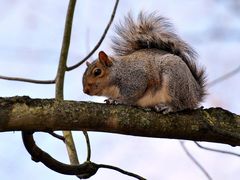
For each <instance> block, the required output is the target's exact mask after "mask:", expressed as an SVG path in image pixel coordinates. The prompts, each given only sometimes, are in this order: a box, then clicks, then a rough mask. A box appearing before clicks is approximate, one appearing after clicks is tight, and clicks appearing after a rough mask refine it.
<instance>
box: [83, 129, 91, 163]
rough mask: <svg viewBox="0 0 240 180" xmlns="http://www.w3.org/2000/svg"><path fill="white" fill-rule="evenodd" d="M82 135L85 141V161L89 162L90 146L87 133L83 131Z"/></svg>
mask: <svg viewBox="0 0 240 180" xmlns="http://www.w3.org/2000/svg"><path fill="white" fill-rule="evenodd" d="M83 135H84V137H85V139H86V144H87V160H86V161H90V159H91V145H90V140H89V136H88V133H87V131H83Z"/></svg>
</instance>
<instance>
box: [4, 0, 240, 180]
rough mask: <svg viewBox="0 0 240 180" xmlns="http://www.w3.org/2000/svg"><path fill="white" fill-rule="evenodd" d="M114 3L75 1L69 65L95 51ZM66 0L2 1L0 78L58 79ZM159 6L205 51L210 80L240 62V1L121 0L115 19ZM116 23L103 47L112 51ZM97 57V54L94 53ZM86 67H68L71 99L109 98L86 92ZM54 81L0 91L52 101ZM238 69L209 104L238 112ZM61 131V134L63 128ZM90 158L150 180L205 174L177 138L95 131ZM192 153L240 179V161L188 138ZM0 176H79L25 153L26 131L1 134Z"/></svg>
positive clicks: (224, 175) (52, 149) (222, 178)
mask: <svg viewBox="0 0 240 180" xmlns="http://www.w3.org/2000/svg"><path fill="white" fill-rule="evenodd" d="M114 2H115V1H111V0H103V1H97V0H92V1H87V0H81V1H78V2H77V5H76V11H75V16H74V23H73V33H72V39H71V47H70V53H69V58H68V65H72V64H75V63H76V62H78V61H79V60H80V59H81V58H83V57H84V56H85V55H86V54H87V53H88V52H89V50H91V49H92V48H93V47H94V46H95V44H96V42H97V41H98V40H99V38H100V36H101V35H102V33H103V30H104V28H105V26H106V24H107V23H108V21H109V18H110V15H111V12H112V8H113V5H114ZM67 6H68V1H63V0H61V1H57V0H55V1H54V0H52V1H48V0H38V1H35V0H25V1H20V0H1V1H0V75H5V76H17V77H25V78H33V79H43V80H44V79H53V78H54V77H55V74H56V71H57V66H58V59H59V54H60V49H61V42H62V36H63V30H64V22H65V16H66V9H67ZM140 10H146V11H149V12H151V11H155V10H157V11H158V12H159V13H160V14H162V15H163V16H166V17H168V18H169V19H170V20H171V22H172V23H173V24H174V26H175V29H176V31H177V33H178V34H179V35H180V36H181V37H182V38H183V39H184V40H186V41H187V42H188V43H189V44H191V45H192V46H193V47H194V48H195V49H196V50H197V52H198V53H199V62H200V63H201V64H202V65H204V66H205V67H206V69H207V74H208V81H209V82H211V81H212V80H214V79H216V78H218V77H220V76H221V75H223V74H225V73H227V72H230V71H232V70H234V69H235V68H237V67H238V66H239V65H240V51H239V50H240V1H239V0H195V1H191V0H184V1H178V0H169V1H163V0H158V1H157V0H155V1H144V0H132V1H127V0H125V1H124V0H122V1H120V4H119V7H118V10H117V14H116V18H115V20H114V22H115V23H116V22H119V20H120V19H122V18H123V16H124V15H126V14H127V12H129V11H132V13H133V14H134V15H137V14H138V12H139V11H140ZM111 35H113V27H111V29H110V31H109V33H108V35H107V37H106V39H105V40H104V42H103V43H102V45H101V47H100V49H99V50H104V51H107V52H111V49H110V37H111ZM92 58H96V53H95V54H94V56H93V57H92ZM84 69H85V65H83V66H81V67H80V68H78V69H76V70H74V71H71V72H68V73H67V74H66V81H65V99H69V100H77V101H96V102H103V99H104V98H97V97H90V96H86V95H84V94H83V92H82V84H81V79H82V74H83V71H84ZM54 92H55V89H54V85H36V84H30V83H23V82H15V81H5V80H0V96H2V97H8V96H15V95H19V96H22V95H28V96H30V97H31V98H53V97H54ZM239 94H240V73H239V74H236V75H235V76H233V77H231V78H229V79H227V80H225V81H222V82H221V83H218V84H216V85H215V86H213V87H209V95H208V96H207V98H206V100H205V102H204V103H203V105H204V106H205V107H216V106H220V107H223V108H225V109H228V110H229V111H231V112H234V113H236V114H240V101H239V100H240V95H239ZM59 133H61V132H59ZM89 135H90V140H91V145H92V161H93V162H96V163H104V164H110V165H115V166H118V167H120V168H123V169H125V170H128V171H131V172H134V173H137V174H139V175H142V176H144V177H146V178H147V179H150V180H159V179H164V180H176V179H178V180H182V179H186V180H191V179H195V180H204V179H206V177H205V176H204V175H203V173H202V172H201V171H200V170H199V169H198V168H197V167H196V166H195V165H194V164H193V162H192V161H191V160H190V159H189V158H188V157H187V156H186V154H185V153H184V151H183V149H182V148H181V146H180V143H179V141H178V140H170V139H154V138H143V137H133V136H125V135H117V134H108V133H98V132H89ZM35 137H36V141H37V144H38V145H39V146H40V147H41V148H43V149H44V150H45V151H47V152H48V153H50V154H51V155H52V156H54V157H55V158H57V159H59V160H61V161H62V162H65V163H68V156H67V152H66V148H65V145H64V144H63V143H62V142H60V141H59V140H56V139H54V138H52V137H51V136H49V135H46V134H43V133H38V134H37V135H35ZM74 138H75V143H76V147H77V149H78V154H79V159H80V161H81V162H83V161H84V160H85V157H86V146H85V143H84V142H85V140H84V138H83V135H82V133H81V132H74ZM202 145H205V146H208V147H213V148H219V149H222V150H229V151H233V152H238V153H240V148H239V147H235V148H233V147H231V146H228V145H221V144H215V143H202ZM186 146H187V147H188V149H189V151H190V152H191V153H192V155H194V156H195V158H197V159H198V161H199V162H200V163H201V164H202V165H203V166H204V167H205V168H206V169H207V170H208V172H209V174H210V175H211V176H212V177H213V179H214V180H238V179H239V177H240V171H239V167H240V158H237V157H234V156H230V155H224V154H218V153H213V152H210V151H205V150H202V149H199V148H198V147H196V145H194V143H193V142H191V141H188V142H186ZM0 179H1V180H12V179H18V180H28V179H34V180H42V179H46V180H47V179H58V180H70V179H71V180H72V179H77V178H76V177H73V176H66V175H62V174H58V173H56V172H54V171H51V170H49V169H48V168H46V167H45V166H44V165H43V164H41V163H35V162H33V161H32V160H31V158H30V155H29V154H28V153H27V151H26V150H25V148H24V146H23V144H22V141H21V135H20V132H5V133H0ZM91 179H92V180H100V179H101V180H103V179H109V180H111V179H114V180H128V179H129V180H130V179H132V178H131V177H128V176H125V175H122V174H120V173H118V172H115V171H112V170H107V169H100V170H99V171H98V173H97V174H96V175H95V176H93V177H92V178H91Z"/></svg>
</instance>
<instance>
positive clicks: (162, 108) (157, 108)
mask: <svg viewBox="0 0 240 180" xmlns="http://www.w3.org/2000/svg"><path fill="white" fill-rule="evenodd" d="M153 109H154V110H155V111H156V112H161V113H163V114H168V113H170V112H173V108H172V107H171V106H169V105H166V104H158V105H155V106H154V107H153Z"/></svg>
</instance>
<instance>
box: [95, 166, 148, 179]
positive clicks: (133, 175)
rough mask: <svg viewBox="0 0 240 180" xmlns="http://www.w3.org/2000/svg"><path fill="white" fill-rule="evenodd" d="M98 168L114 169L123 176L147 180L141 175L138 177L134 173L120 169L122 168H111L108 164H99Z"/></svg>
mask: <svg viewBox="0 0 240 180" xmlns="http://www.w3.org/2000/svg"><path fill="white" fill-rule="evenodd" d="M98 167H99V168H107V169H112V170H115V171H118V172H120V173H122V174H125V175H128V176H131V177H134V178H137V179H140V180H146V179H145V178H143V177H141V176H139V175H137V174H134V173H131V172H128V171H125V170H123V169H120V168H118V167H115V166H110V165H106V164H98Z"/></svg>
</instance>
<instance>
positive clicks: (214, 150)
mask: <svg viewBox="0 0 240 180" xmlns="http://www.w3.org/2000/svg"><path fill="white" fill-rule="evenodd" d="M194 143H195V144H196V145H197V146H198V147H200V148H202V149H204V150H208V151H213V152H217V153H223V154H228V155H233V156H237V157H240V154H237V153H234V152H230V151H224V150H219V149H212V148H209V147H204V146H202V145H201V144H199V143H198V142H196V141H195V142H194Z"/></svg>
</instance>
